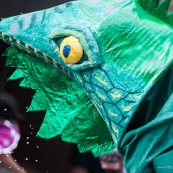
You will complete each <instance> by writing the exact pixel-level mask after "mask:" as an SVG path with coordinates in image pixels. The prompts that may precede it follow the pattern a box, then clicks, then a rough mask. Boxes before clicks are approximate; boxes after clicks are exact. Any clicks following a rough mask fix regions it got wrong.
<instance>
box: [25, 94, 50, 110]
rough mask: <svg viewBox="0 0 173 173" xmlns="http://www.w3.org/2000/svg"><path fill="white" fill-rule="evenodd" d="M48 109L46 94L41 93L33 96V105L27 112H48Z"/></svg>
mask: <svg viewBox="0 0 173 173" xmlns="http://www.w3.org/2000/svg"><path fill="white" fill-rule="evenodd" d="M47 108H48V104H47V100H46V96H45V95H44V93H40V92H39V91H36V92H35V95H34V96H33V99H32V102H31V105H30V106H29V108H28V109H27V112H29V111H43V110H44V111H46V110H47Z"/></svg>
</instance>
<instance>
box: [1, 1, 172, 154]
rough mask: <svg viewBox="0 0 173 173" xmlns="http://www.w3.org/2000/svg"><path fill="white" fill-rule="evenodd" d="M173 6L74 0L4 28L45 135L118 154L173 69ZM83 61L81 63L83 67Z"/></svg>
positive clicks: (12, 62)
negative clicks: (135, 120)
mask: <svg viewBox="0 0 173 173" xmlns="http://www.w3.org/2000/svg"><path fill="white" fill-rule="evenodd" d="M169 3H170V1H169V0H166V1H164V2H162V3H159V2H156V1H154V0H150V1H148V0H139V1H133V0H127V1H114V0H100V1H99V0H92V1H86V0H85V1H74V2H69V3H67V4H64V5H60V6H57V7H53V8H50V9H47V10H42V11H38V12H33V13H29V14H23V15H20V16H15V17H11V18H7V19H4V20H2V21H1V22H0V39H2V40H3V41H4V42H6V43H8V44H10V45H11V47H10V48H8V49H7V51H6V53H5V55H6V56H8V60H7V66H9V67H17V70H16V71H15V72H14V74H13V75H12V76H11V77H10V78H9V79H10V80H13V79H18V78H23V79H22V81H21V83H20V86H23V87H28V88H32V89H36V93H35V95H34V97H33V100H32V103H31V106H30V107H29V109H28V111H39V110H45V111H46V116H45V118H44V122H43V124H42V126H41V128H40V130H39V132H38V136H41V137H43V138H51V137H54V136H56V135H59V134H60V135H62V139H63V140H65V141H68V142H74V143H77V144H78V147H79V149H80V151H81V152H84V151H92V152H93V154H94V155H95V156H98V155H102V154H106V153H109V152H111V151H112V150H113V149H114V148H115V147H117V145H118V146H119V145H120V143H121V140H122V138H123V136H124V134H125V132H126V129H127V126H128V124H129V122H130V121H131V119H132V118H133V115H134V114H135V112H136V110H137V109H138V107H139V105H140V104H141V102H142V101H143V99H144V97H145V96H146V95H147V93H148V92H149V91H150V89H151V88H152V87H153V85H154V84H155V83H156V81H158V79H159V78H160V77H161V76H162V75H163V74H164V72H165V71H166V70H167V69H168V68H169V67H170V66H171V65H172V62H173V58H172V54H173V28H172V26H171V25H172V24H173V17H172V14H168V13H167V11H168V7H169ZM76 59H77V60H76Z"/></svg>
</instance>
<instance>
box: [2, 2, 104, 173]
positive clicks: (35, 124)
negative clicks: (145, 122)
mask: <svg viewBox="0 0 173 173" xmlns="http://www.w3.org/2000/svg"><path fill="white" fill-rule="evenodd" d="M65 2H68V1H67V0H58V1H57V0H49V1H48V0H36V1H35V0H29V1H23V0H15V1H14V0H1V2H0V18H6V17H10V16H15V15H19V14H21V13H23V14H24V13H28V12H32V11H37V10H42V9H46V8H50V7H53V6H57V5H59V4H62V3H65ZM7 47H8V45H7V44H5V43H3V42H1V41H0V56H1V55H2V54H3V53H4V52H5V50H6V48H7ZM5 61H6V57H2V56H1V58H0V91H6V92H7V93H8V94H10V95H11V96H12V97H14V98H15V99H16V102H18V103H16V106H17V104H18V109H19V112H20V114H21V115H20V116H19V117H15V118H16V121H17V122H18V125H19V127H20V131H21V139H20V141H19V144H18V147H17V149H15V150H14V153H13V154H12V155H13V157H14V159H15V160H17V162H18V163H19V164H20V165H21V166H22V167H24V168H25V170H26V171H27V172H28V173H104V171H103V170H102V169H101V168H100V162H99V159H98V158H97V159H95V158H94V157H93V156H92V155H91V153H86V154H79V153H78V149H77V147H76V146H75V145H74V144H68V143H64V142H62V140H61V138H60V137H56V138H53V139H50V140H44V139H41V138H38V137H36V133H37V131H38V130H39V127H40V125H41V123H42V121H43V118H44V115H45V112H29V113H26V109H27V108H28V106H29V105H30V102H31V100H32V96H33V94H34V91H33V90H30V89H26V88H21V87H19V86H18V84H19V82H20V80H15V81H9V82H7V78H8V77H9V76H10V75H11V74H12V73H13V72H14V69H12V68H6V67H5ZM4 110H6V109H4ZM76 166H77V167H76ZM71 168H77V169H71ZM0 172H3V171H2V170H0Z"/></svg>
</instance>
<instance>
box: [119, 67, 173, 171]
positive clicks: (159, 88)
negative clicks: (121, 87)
mask: <svg viewBox="0 0 173 173" xmlns="http://www.w3.org/2000/svg"><path fill="white" fill-rule="evenodd" d="M172 84H173V67H171V68H169V69H168V71H167V73H166V74H165V75H164V76H163V77H162V78H161V79H160V80H159V81H158V82H157V83H156V85H155V86H154V87H153V88H152V89H151V91H150V92H149V93H148V95H147V96H146V98H145V99H144V101H143V102H142V104H141V106H140V108H139V109H138V111H137V113H136V114H135V115H134V117H133V119H132V121H131V123H130V124H129V127H128V129H127V132H126V133H125V135H124V137H123V138H122V141H121V143H120V145H119V150H120V152H122V153H123V155H124V156H125V165H126V169H127V172H128V173H155V171H156V173H157V171H167V170H161V169H156V168H159V167H162V166H163V165H161V164H159V163H160V162H161V161H163V158H162V157H161V159H160V160H159V161H155V160H154V159H155V158H156V157H157V156H158V155H160V154H162V153H163V152H164V151H166V150H168V149H169V148H170V147H172V146H173V137H172V136H173V94H172V93H173V85H172ZM166 100H167V101H166ZM165 102H166V103H165ZM168 157H169V158H167V166H169V160H171V158H170V155H168ZM157 160H158V159H157ZM153 162H154V164H155V167H153ZM158 164H159V165H158ZM155 169H156V170H155ZM169 171H171V169H170V170H169ZM159 173H160V172H159Z"/></svg>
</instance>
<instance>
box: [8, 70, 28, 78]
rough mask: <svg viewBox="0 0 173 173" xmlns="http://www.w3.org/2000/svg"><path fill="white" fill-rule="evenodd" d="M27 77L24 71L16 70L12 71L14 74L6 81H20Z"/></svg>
mask: <svg viewBox="0 0 173 173" xmlns="http://www.w3.org/2000/svg"><path fill="white" fill-rule="evenodd" d="M24 77H27V74H26V73H25V71H24V70H21V69H17V70H15V71H14V73H13V74H12V75H11V76H10V77H9V78H8V80H15V79H20V78H24Z"/></svg>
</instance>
